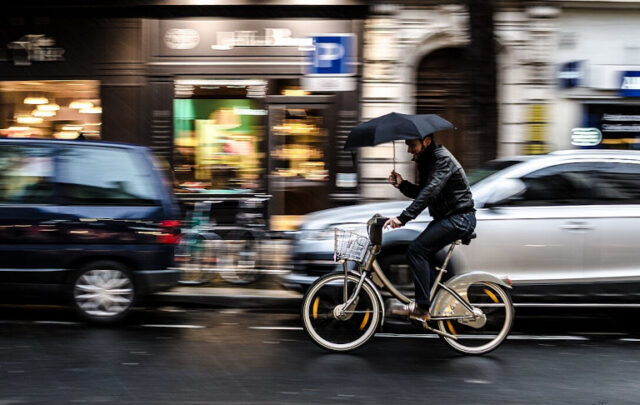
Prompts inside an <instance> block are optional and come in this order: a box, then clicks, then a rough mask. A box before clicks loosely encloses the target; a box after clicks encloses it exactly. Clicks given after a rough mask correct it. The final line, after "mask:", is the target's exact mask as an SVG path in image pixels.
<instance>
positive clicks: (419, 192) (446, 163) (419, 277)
mask: <svg viewBox="0 0 640 405" xmlns="http://www.w3.org/2000/svg"><path fill="white" fill-rule="evenodd" d="M405 143H406V145H407V146H408V152H409V153H411V154H412V155H413V159H412V160H413V161H415V162H417V164H418V180H419V182H418V184H413V183H411V182H409V181H407V180H404V179H403V178H402V176H401V175H400V174H398V173H396V172H395V170H394V171H392V172H391V174H390V175H389V183H391V184H392V185H393V186H394V187H396V188H398V189H399V190H400V192H401V193H402V194H404V195H405V196H407V197H409V198H413V199H414V200H413V202H412V203H411V205H409V206H408V207H407V208H406V209H405V210H404V211H402V213H401V214H400V215H399V216H397V217H393V218H389V219H388V220H387V221H386V222H385V224H384V228H392V229H395V228H400V227H402V226H404V225H405V224H406V223H407V222H409V221H410V220H412V219H415V218H416V217H417V216H418V215H419V214H420V213H421V212H422V211H423V210H424V209H425V208H427V207H428V208H429V214H431V216H432V217H433V220H432V221H431V222H430V223H429V225H428V226H427V228H426V229H425V230H424V231H423V232H422V233H421V234H420V235H419V236H418V237H417V238H416V239H415V240H414V241H413V242H412V243H411V244H410V245H409V247H408V248H407V260H408V262H409V267H410V268H411V271H412V272H413V277H414V285H415V301H412V302H411V303H409V304H408V305H403V306H398V307H396V308H392V311H391V312H392V313H393V314H395V315H404V316H410V317H411V318H414V319H418V320H422V321H428V320H429V319H430V317H431V316H430V314H429V306H430V304H431V303H430V298H429V295H430V294H429V293H430V290H431V274H432V267H431V264H430V262H431V263H434V257H435V254H436V253H437V252H438V251H439V250H440V249H442V248H443V247H444V246H446V245H448V244H451V243H453V242H455V241H456V240H458V239H461V238H463V237H466V236H468V235H470V234H471V233H473V230H474V229H475V227H476V217H475V209H474V208H473V198H472V196H471V190H470V189H469V182H468V181H467V177H466V176H465V173H464V170H463V169H462V166H461V165H460V163H458V161H457V160H456V158H455V157H453V155H452V154H451V152H449V151H448V150H447V149H446V148H445V147H444V146H442V145H436V143H435V142H434V140H433V135H427V136H426V137H425V138H424V139H410V140H406V141H405Z"/></svg>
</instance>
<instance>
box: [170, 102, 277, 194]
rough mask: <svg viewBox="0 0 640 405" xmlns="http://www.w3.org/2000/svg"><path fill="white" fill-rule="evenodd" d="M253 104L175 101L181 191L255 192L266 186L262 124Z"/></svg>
mask: <svg viewBox="0 0 640 405" xmlns="http://www.w3.org/2000/svg"><path fill="white" fill-rule="evenodd" d="M265 114H266V112H264V111H263V110H261V109H260V106H259V102H258V101H256V100H252V99H176V100H174V118H175V119H174V125H175V128H174V146H175V149H174V170H175V174H176V177H177V179H178V182H179V184H180V186H181V188H182V189H184V190H189V191H211V192H236V193H243V192H253V191H256V190H257V189H260V188H261V187H262V185H261V177H262V176H261V175H262V171H263V169H262V160H263V153H261V152H260V147H261V142H262V126H261V125H260V124H261V120H262V117H263V115H265Z"/></svg>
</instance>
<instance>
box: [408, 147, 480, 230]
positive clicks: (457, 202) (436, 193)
mask: <svg viewBox="0 0 640 405" xmlns="http://www.w3.org/2000/svg"><path fill="white" fill-rule="evenodd" d="M418 178H419V185H416V184H413V183H411V182H409V181H407V180H403V181H402V183H400V185H399V187H398V188H399V190H400V192H402V194H404V195H406V196H407V197H409V198H413V199H414V200H413V202H412V203H411V205H409V206H408V207H407V209H405V210H404V211H402V214H400V216H399V217H398V219H399V220H400V222H402V224H403V225H404V224H406V223H407V222H408V221H410V220H412V219H414V218H415V217H417V216H418V215H419V214H420V213H421V212H422V211H423V210H424V209H425V208H427V207H429V213H430V214H431V216H432V217H433V219H440V218H444V217H448V216H451V215H454V214H460V213H466V212H473V211H475V210H474V208H473V198H472V196H471V190H470V189H469V182H468V181H467V176H465V174H464V170H463V169H462V166H461V165H460V163H458V161H457V160H456V158H455V157H453V155H452V154H451V152H449V151H448V150H447V149H446V148H445V147H444V146H442V145H438V146H435V144H434V143H432V144H431V145H429V148H427V150H425V151H424V152H423V153H422V155H420V157H419V159H418Z"/></svg>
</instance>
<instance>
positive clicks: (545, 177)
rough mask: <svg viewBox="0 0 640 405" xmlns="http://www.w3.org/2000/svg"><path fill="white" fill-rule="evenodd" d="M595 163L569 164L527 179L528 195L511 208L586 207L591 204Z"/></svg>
mask: <svg viewBox="0 0 640 405" xmlns="http://www.w3.org/2000/svg"><path fill="white" fill-rule="evenodd" d="M592 165H593V163H586V162H585V163H567V164H561V165H556V166H550V167H545V168H544V169H541V170H537V171H535V172H532V173H529V174H528V175H526V176H523V177H522V178H521V180H522V181H523V182H524V184H525V186H526V190H525V192H524V193H523V194H522V195H520V196H519V197H518V198H517V199H514V200H513V201H512V202H510V204H508V205H512V206H513V205H516V206H554V205H583V204H589V203H590V200H591V188H592V186H593V180H592V171H593V170H592Z"/></svg>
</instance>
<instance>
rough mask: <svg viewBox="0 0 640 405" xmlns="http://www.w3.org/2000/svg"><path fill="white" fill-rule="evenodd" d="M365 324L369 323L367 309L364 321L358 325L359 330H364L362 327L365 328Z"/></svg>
mask: <svg viewBox="0 0 640 405" xmlns="http://www.w3.org/2000/svg"><path fill="white" fill-rule="evenodd" d="M367 322H369V308H367V312H365V314H364V319H363V320H362V323H361V324H360V330H362V329H364V327H365V326H367Z"/></svg>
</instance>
